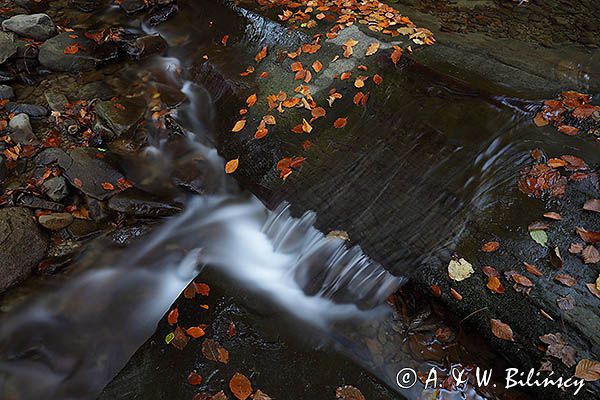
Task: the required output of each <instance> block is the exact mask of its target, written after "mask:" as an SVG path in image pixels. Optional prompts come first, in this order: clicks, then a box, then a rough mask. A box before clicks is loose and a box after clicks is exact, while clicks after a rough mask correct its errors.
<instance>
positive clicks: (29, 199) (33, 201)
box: [15, 193, 65, 211]
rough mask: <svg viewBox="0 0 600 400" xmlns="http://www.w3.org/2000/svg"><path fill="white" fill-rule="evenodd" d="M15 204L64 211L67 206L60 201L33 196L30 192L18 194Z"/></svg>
mask: <svg viewBox="0 0 600 400" xmlns="http://www.w3.org/2000/svg"><path fill="white" fill-rule="evenodd" d="M15 204H17V205H20V206H23V207H27V208H34V209H38V208H41V209H43V210H50V211H62V210H64V209H65V207H64V206H63V205H62V204H60V203H55V202H53V201H48V200H44V199H42V198H40V197H36V196H32V195H30V194H26V193H21V194H19V195H18V196H17V198H16V200H15Z"/></svg>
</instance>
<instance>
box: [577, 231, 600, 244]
mask: <svg viewBox="0 0 600 400" xmlns="http://www.w3.org/2000/svg"><path fill="white" fill-rule="evenodd" d="M575 231H576V232H577V234H578V235H579V237H580V238H581V239H582V240H583V241H585V242H587V243H598V242H600V232H590V231H586V230H585V229H583V228H576V229H575Z"/></svg>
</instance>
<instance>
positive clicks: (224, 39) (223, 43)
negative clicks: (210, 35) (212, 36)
mask: <svg viewBox="0 0 600 400" xmlns="http://www.w3.org/2000/svg"><path fill="white" fill-rule="evenodd" d="M228 40H229V35H225V36H223V38H222V39H221V44H222V45H223V46H227V41H228Z"/></svg>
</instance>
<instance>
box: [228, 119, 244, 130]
mask: <svg viewBox="0 0 600 400" xmlns="http://www.w3.org/2000/svg"><path fill="white" fill-rule="evenodd" d="M244 126H246V120H245V119H240V120H239V121H238V122H236V123H235V125H234V126H233V128H231V132H239V131H241V130H242V129H244Z"/></svg>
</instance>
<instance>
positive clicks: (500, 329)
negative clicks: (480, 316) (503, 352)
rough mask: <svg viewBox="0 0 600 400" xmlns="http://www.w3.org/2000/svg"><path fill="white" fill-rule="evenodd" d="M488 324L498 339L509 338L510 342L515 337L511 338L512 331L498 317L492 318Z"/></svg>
mask: <svg viewBox="0 0 600 400" xmlns="http://www.w3.org/2000/svg"><path fill="white" fill-rule="evenodd" d="M490 326H491V329H492V333H493V334H494V336H496V337H497V338H498V339H502V340H509V341H511V342H514V341H515V339H514V338H513V331H512V329H511V327H510V326H509V325H508V324H505V323H504V322H502V321H500V320H499V319H492V320H491V321H490Z"/></svg>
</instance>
